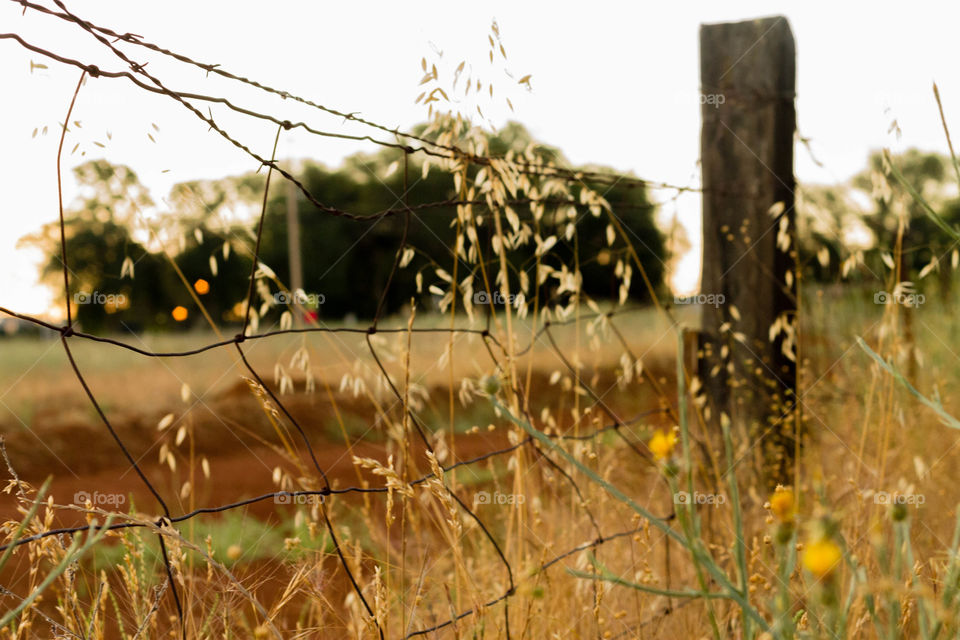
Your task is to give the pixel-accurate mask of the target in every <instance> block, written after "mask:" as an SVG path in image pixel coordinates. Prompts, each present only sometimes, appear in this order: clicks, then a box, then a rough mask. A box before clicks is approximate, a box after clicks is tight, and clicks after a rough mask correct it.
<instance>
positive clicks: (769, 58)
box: [698, 16, 797, 484]
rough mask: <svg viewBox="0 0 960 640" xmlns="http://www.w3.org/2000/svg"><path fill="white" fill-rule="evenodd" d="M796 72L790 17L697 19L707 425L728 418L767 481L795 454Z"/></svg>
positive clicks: (780, 475)
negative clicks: (715, 21)
mask: <svg viewBox="0 0 960 640" xmlns="http://www.w3.org/2000/svg"><path fill="white" fill-rule="evenodd" d="M795 78H796V64H795V45H794V40H793V34H792V33H791V31H790V25H789V23H788V22H787V20H786V18H784V17H780V16H778V17H773V18H763V19H758V20H749V21H746V22H736V23H724V24H710V25H701V27H700V85H701V86H700V101H701V105H702V106H701V117H702V121H703V124H702V127H703V128H702V131H701V138H700V153H701V162H702V171H703V190H704V191H703V267H702V273H701V295H703V296H706V297H705V298H704V300H706V302H707V304H704V305H703V307H702V309H703V314H702V323H703V327H702V330H703V331H702V334H701V339H700V354H701V358H700V360H699V366H698V374H699V376H700V379H701V381H702V383H703V385H704V390H705V392H706V394H707V398H708V400H707V406H708V407H709V409H710V411H709V413H710V422H711V423H714V424H717V421H718V420H719V416H720V413H721V412H722V413H725V414H727V415H728V416H729V417H730V419H731V421H732V424H733V425H734V426H735V427H736V428H738V429H740V433H741V434H743V433H745V434H746V435H747V437H748V438H749V442H750V444H751V445H753V446H754V447H755V450H756V451H757V452H759V454H761V455H759V456H758V459H759V460H761V461H762V476H763V478H764V479H765V480H766V481H767V482H768V483H769V484H774V483H776V482H784V483H788V482H789V479H790V476H791V469H792V464H791V462H792V460H793V458H794V455H795V453H796V438H795V435H796V434H795V428H794V415H793V412H794V405H795V398H796V396H795V391H796V380H797V372H796V359H795V354H796V333H795V327H796V311H797V299H796V286H797V283H796V280H795V278H796V275H797V274H796V243H795V229H796V224H795V215H794V209H793V206H794V195H793V191H794V177H793V141H794V132H795V130H796V108H795V106H794V98H795ZM710 296H712V297H710Z"/></svg>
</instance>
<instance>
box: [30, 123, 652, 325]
mask: <svg viewBox="0 0 960 640" xmlns="http://www.w3.org/2000/svg"><path fill="white" fill-rule="evenodd" d="M423 128H424V127H423V126H421V127H419V128H418V130H421V131H422V130H423ZM489 149H490V153H491V154H492V155H495V156H500V155H504V154H507V153H510V152H513V153H521V152H526V153H527V157H528V158H531V157H532V158H535V159H537V160H550V161H553V162H555V163H556V164H557V165H559V166H563V167H566V166H569V163H568V162H567V161H566V160H565V159H564V158H563V156H562V155H561V154H560V152H559V151H558V150H556V149H554V148H551V147H548V146H546V145H542V144H538V143H536V142H535V141H534V140H533V139H532V138H531V137H530V135H529V133H528V132H527V131H526V130H525V129H524V128H523V127H522V126H521V125H519V124H516V123H510V124H508V125H507V126H506V127H504V128H503V129H502V130H501V131H500V132H498V133H497V134H495V135H491V136H489ZM423 162H424V160H423V157H422V156H417V155H411V156H410V157H409V158H406V159H405V158H404V156H403V154H402V153H401V152H398V151H396V150H392V149H388V150H383V151H380V152H378V153H374V154H357V155H354V156H351V157H349V158H347V159H346V160H345V161H344V163H343V164H342V165H341V166H340V167H339V168H337V169H329V168H327V167H324V166H323V165H320V164H317V163H312V162H305V163H303V164H302V166H301V167H300V168H299V169H298V171H297V173H298V176H299V178H300V179H301V180H302V182H303V183H304V185H305V186H306V188H307V189H308V190H309V191H310V192H311V193H312V194H314V195H315V196H316V197H317V198H318V199H319V200H320V201H321V202H325V203H329V204H331V205H333V206H336V207H337V208H339V209H342V210H347V211H351V212H355V213H359V214H374V213H377V212H380V211H383V210H386V209H402V207H403V206H404V204H405V203H406V204H408V205H411V206H415V205H419V204H425V203H432V202H442V201H445V200H452V199H456V197H457V194H456V192H455V191H454V180H453V179H452V177H451V174H450V173H449V172H446V171H443V170H440V169H438V168H437V167H435V166H434V167H433V168H432V170H425V168H424V166H423ZM481 170H483V169H482V168H481V167H477V166H473V167H471V169H470V171H471V172H472V173H471V178H473V177H476V176H477V172H478V171H481ZM590 170H592V171H596V172H599V173H611V174H612V172H611V171H609V170H608V169H605V168H603V167H590ZM76 175H77V180H78V183H79V184H80V185H81V193H82V194H83V195H82V197H81V198H80V199H79V203H78V205H76V206H74V207H72V208H71V209H70V210H69V211H68V212H67V215H66V228H67V251H68V256H69V261H70V267H71V272H72V273H71V295H73V294H76V293H81V292H88V293H90V294H93V293H94V292H96V293H102V294H108V295H109V294H123V295H124V296H126V298H125V300H126V301H127V302H126V303H124V304H122V305H119V306H116V305H114V306H111V305H109V304H108V305H106V306H105V305H102V304H95V303H94V304H86V303H85V304H82V305H78V306H77V307H76V313H75V316H76V317H77V319H78V320H79V321H80V323H81V324H82V326H84V327H85V328H87V329H90V330H95V331H101V330H108V331H122V330H125V329H127V328H141V327H154V326H167V327H170V326H181V327H187V326H192V325H194V324H196V323H198V322H204V320H203V318H202V315H201V314H200V313H199V309H197V308H196V304H195V302H194V301H193V299H192V296H191V294H190V292H189V291H188V290H187V288H186V287H185V286H184V284H183V282H182V281H181V280H180V278H179V277H178V275H177V274H176V272H175V270H174V269H172V268H171V265H170V264H169V259H168V258H167V257H166V256H165V255H164V254H163V251H166V252H167V253H168V254H169V255H170V256H171V257H172V259H173V260H175V262H176V264H177V266H178V267H179V268H180V270H181V271H182V273H183V275H184V277H185V278H186V279H187V281H188V282H189V284H190V286H191V287H193V288H194V293H196V295H197V296H199V297H200V300H201V302H203V304H204V306H205V307H207V309H208V311H209V312H210V313H211V316H212V318H213V320H214V321H215V322H217V323H220V322H224V321H231V320H236V319H237V318H238V317H239V314H240V309H241V307H239V306H238V305H239V304H240V303H241V302H242V301H243V299H244V298H245V296H246V292H247V287H248V282H249V269H250V265H251V259H252V256H253V246H254V241H255V235H254V233H253V225H252V224H251V220H254V221H255V220H256V218H257V214H259V209H260V200H261V198H262V194H263V188H264V182H265V174H264V173H263V172H260V173H253V172H251V173H248V174H244V175H241V176H236V177H229V178H223V179H220V180H201V181H192V182H184V183H181V184H178V185H176V186H175V187H174V188H173V190H172V191H171V194H170V198H169V200H168V203H169V205H170V207H171V211H170V212H168V213H165V214H162V215H159V216H155V217H154V218H152V221H151V223H150V224H151V229H152V231H151V229H146V230H144V232H143V233H144V237H143V238H142V239H139V240H138V239H136V238H135V236H134V233H133V232H132V231H131V229H133V228H136V227H135V226H134V225H133V223H134V221H135V220H136V212H137V211H138V210H140V209H144V208H147V207H150V206H152V204H153V203H152V202H151V201H150V199H149V196H148V195H147V193H146V190H145V189H144V188H143V186H142V185H141V184H140V182H139V180H138V179H137V177H136V174H134V173H133V172H132V171H131V170H130V169H128V168H126V167H119V166H118V167H114V166H111V165H110V164H108V163H107V162H106V161H103V160H99V161H95V162H90V163H87V164H85V165H82V166H81V167H78V168H77V169H76ZM606 182H609V183H612V186H609V185H608V184H604V183H603V181H598V182H597V183H596V184H591V183H590V182H589V180H587V181H586V182H584V183H583V185H576V184H575V185H574V189H573V191H572V192H571V193H572V194H576V193H579V191H580V189H581V188H582V187H590V188H591V189H594V190H596V191H597V193H600V194H603V196H604V197H605V198H606V200H607V201H608V202H609V203H610V204H611V207H612V210H613V213H614V215H615V216H616V218H617V220H618V221H619V224H621V225H622V226H623V228H624V230H625V233H626V235H627V236H628V238H629V241H630V242H631V243H632V245H633V247H634V249H635V250H636V252H637V255H638V256H639V259H640V262H641V264H642V265H643V267H644V270H645V271H646V274H647V276H648V277H649V279H650V281H651V282H652V283H653V285H654V286H655V287H662V284H663V278H664V273H665V261H666V260H667V256H666V244H665V239H664V237H663V235H662V234H661V232H660V231H659V229H658V228H657V226H656V222H655V206H654V205H653V204H651V203H650V202H649V200H648V199H647V195H646V192H645V190H644V189H643V188H641V187H637V186H632V185H626V184H623V183H618V182H616V181H615V180H609V181H606ZM288 194H289V191H288V190H286V189H279V188H277V189H271V193H270V196H269V200H268V202H267V209H266V216H265V219H264V229H263V238H262V242H261V247H260V262H261V263H262V264H264V265H265V266H266V267H267V269H266V270H265V271H264V273H267V274H270V275H269V277H268V278H267V279H266V280H262V281H261V282H260V283H259V285H258V293H259V299H258V309H259V310H260V311H261V312H264V313H267V314H270V313H272V314H274V315H275V316H277V317H274V318H272V320H274V321H275V320H276V319H278V317H279V312H280V311H281V309H279V308H277V309H274V310H272V311H271V307H273V306H274V305H273V300H272V295H271V293H270V292H271V291H273V292H275V291H276V290H277V288H278V285H279V283H285V284H286V283H289V282H290V277H289V276H290V274H289V265H288V251H287V237H286V231H287V225H286V198H287V197H288ZM545 195H549V194H545ZM512 209H513V210H512V211H511V212H510V213H508V214H507V218H508V222H509V223H510V224H511V225H512V224H514V223H515V222H516V220H517V219H519V217H526V218H531V217H532V216H531V213H530V207H529V206H528V205H516V206H514V207H512ZM297 211H298V214H299V216H300V230H301V239H300V241H301V246H302V250H303V256H304V259H303V269H304V283H305V288H306V289H307V290H308V291H307V293H310V294H317V295H316V296H315V297H314V298H311V300H313V301H316V302H318V303H320V304H318V305H316V309H315V311H316V312H317V313H318V315H321V316H328V317H336V318H340V317H343V316H346V315H348V314H353V315H356V316H362V317H372V316H373V315H374V314H375V313H376V311H377V308H378V305H379V304H380V299H381V295H384V296H385V297H384V298H383V312H384V313H391V312H395V311H397V310H399V309H400V308H401V307H402V306H403V305H405V304H407V303H409V301H410V299H411V297H419V298H421V306H426V307H427V308H433V307H434V305H435V304H436V302H435V301H434V298H433V296H432V294H430V293H429V292H428V287H429V284H430V282H432V281H433V280H434V279H435V275H436V273H437V270H438V269H442V270H445V271H447V272H448V273H452V267H453V264H454V252H453V249H452V248H453V247H454V246H455V244H456V219H457V211H456V207H453V206H441V207H433V208H427V209H422V210H418V211H411V212H410V213H409V216H408V215H407V214H405V213H400V214H399V215H393V216H389V217H382V218H378V219H375V220H371V221H363V222H358V221H354V220H350V219H347V218H343V217H338V216H331V215H327V214H325V213H323V212H321V211H319V210H317V209H316V207H314V206H313V205H312V204H311V203H310V202H309V201H307V200H306V199H305V198H304V197H302V195H300V196H298V198H297ZM597 214H599V215H597ZM513 215H515V216H517V218H511V217H512V216H513ZM408 218H409V221H408ZM573 222H575V223H576V224H575V225H573V224H571V223H573ZM505 224H507V223H505ZM537 227H538V233H539V234H540V235H541V237H543V238H548V237H550V236H555V237H556V239H557V243H556V245H555V247H554V249H553V250H552V251H551V252H550V255H549V256H547V257H546V258H544V259H543V260H542V261H541V263H542V264H543V265H544V266H545V267H546V268H547V269H554V270H555V273H558V274H559V273H561V272H562V271H563V270H564V269H568V270H569V271H573V270H574V265H578V266H579V268H580V272H581V277H582V291H583V292H584V293H585V294H587V295H589V296H591V297H593V298H598V299H609V298H617V297H620V296H622V295H627V296H628V297H632V298H634V299H637V300H643V299H646V298H648V296H649V294H648V292H647V291H646V288H645V285H644V283H643V280H642V278H640V277H637V278H634V279H633V280H631V286H630V289H629V291H624V292H621V291H620V289H619V287H620V283H621V278H619V277H617V273H618V272H619V273H622V272H623V271H624V270H625V269H632V266H631V261H632V256H631V254H630V253H629V252H628V249H627V247H626V245H625V244H624V243H623V239H622V238H620V237H619V236H618V235H616V234H615V233H614V227H613V226H611V224H610V221H609V219H608V214H607V213H606V212H605V211H601V209H600V208H596V209H595V210H594V211H593V212H591V211H590V209H589V208H588V207H585V206H575V203H569V204H566V203H554V204H551V205H548V206H547V207H546V208H545V209H544V213H543V215H542V216H541V217H540V219H539V221H538V222H537ZM574 228H575V233H573V231H574ZM161 230H162V233H161ZM405 232H406V246H407V247H408V251H412V252H413V253H412V254H411V255H410V256H409V258H410V259H409V261H408V262H409V264H407V265H405V266H406V268H403V269H398V270H397V271H396V272H395V273H394V276H393V278H394V279H393V284H392V286H390V287H389V288H388V287H387V284H388V281H389V279H390V274H391V271H392V270H393V264H394V261H395V259H396V255H397V251H398V250H399V248H400V243H401V240H402V239H403V238H404V233H405ZM478 233H479V234H481V235H483V234H486V236H487V240H486V242H484V243H483V244H482V246H485V247H487V249H485V251H489V247H490V241H491V240H492V233H493V232H492V225H491V224H483V225H482V226H479V227H478ZM160 238H165V240H163V241H162V242H163V243H164V246H161V240H160ZM171 239H172V240H174V241H178V242H174V241H172V240H171ZM23 242H25V243H29V244H33V245H35V246H39V247H40V248H41V249H43V250H44V251H45V253H46V254H47V255H48V256H49V258H48V260H47V263H46V264H45V266H44V270H43V274H44V279H45V281H46V282H48V283H49V284H50V285H52V286H54V287H56V286H58V283H57V276H58V275H59V274H60V272H61V271H60V258H59V225H58V224H50V225H46V226H45V227H44V228H43V229H42V230H41V231H40V232H39V233H38V234H35V235H33V236H30V237H28V238H24V239H23ZM535 251H536V245H535V244H534V243H533V242H532V241H530V242H527V243H526V244H523V243H518V244H517V246H515V247H513V248H512V249H511V251H510V254H509V255H510V257H509V269H508V272H509V275H508V279H509V280H510V288H511V291H513V292H514V293H515V292H517V291H518V290H519V289H520V286H519V285H520V282H521V281H524V282H532V281H533V280H534V273H535V272H534V266H535V265H536V264H537V257H536V253H535ZM484 261H485V263H486V266H487V268H488V269H489V268H490V267H491V266H492V265H493V263H494V262H495V258H494V257H493V254H492V253H491V254H489V255H486V256H484ZM131 265H132V272H131V271H130V270H129V269H130V268H131ZM458 270H459V274H458V280H462V279H463V278H464V277H467V275H468V274H469V273H473V274H474V275H478V272H479V268H478V265H477V264H475V263H471V264H469V265H468V264H467V263H466V262H464V261H462V260H461V261H460V263H459V266H458ZM272 274H275V277H273V275H272ZM198 280H203V281H204V282H203V283H201V285H200V289H202V290H203V291H202V292H201V291H200V289H198V288H197V286H196V284H197V281H198ZM424 281H426V284H424ZM478 282H479V280H478ZM559 283H560V279H559V278H556V277H554V278H549V277H548V278H545V279H544V280H543V281H542V282H541V283H539V285H538V284H537V283H534V285H533V286H535V287H536V286H539V294H540V295H541V300H542V301H549V302H551V303H563V302H565V300H566V298H568V297H569V296H570V295H571V293H570V292H569V290H567V291H564V293H562V294H561V293H558V292H559V291H562V290H563V289H562V287H560V285H559ZM480 288H481V287H480V285H479V284H478V286H477V288H476V290H477V291H479V290H480ZM494 288H495V289H496V288H497V287H494ZM384 291H386V292H385V293H384ZM529 297H531V294H529V293H528V298H529ZM177 306H183V307H185V308H186V309H188V311H189V314H188V318H187V319H186V320H184V321H180V322H176V321H174V320H173V318H172V317H171V311H172V309H173V308H174V307H177ZM307 306H310V305H309V304H308V305H307Z"/></svg>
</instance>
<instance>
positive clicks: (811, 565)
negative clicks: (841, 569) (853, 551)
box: [803, 538, 843, 579]
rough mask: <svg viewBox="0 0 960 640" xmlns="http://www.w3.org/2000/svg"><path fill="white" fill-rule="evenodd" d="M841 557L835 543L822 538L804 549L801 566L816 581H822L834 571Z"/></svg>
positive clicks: (841, 554)
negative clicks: (815, 578)
mask: <svg viewBox="0 0 960 640" xmlns="http://www.w3.org/2000/svg"><path fill="white" fill-rule="evenodd" d="M842 557H843V552H842V551H841V550H840V547H839V546H838V545H837V543H836V542H834V541H833V540H830V539H829V538H823V539H821V540H816V541H814V542H811V543H809V544H807V546H806V547H804V549H803V566H804V567H806V569H807V571H809V572H810V573H812V574H813V575H814V576H816V577H817V578H818V579H823V578H826V577H827V576H829V575H830V574H832V573H833V572H834V571H835V570H836V568H837V567H838V566H839V565H840V560H841V558H842Z"/></svg>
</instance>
